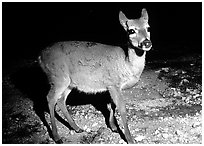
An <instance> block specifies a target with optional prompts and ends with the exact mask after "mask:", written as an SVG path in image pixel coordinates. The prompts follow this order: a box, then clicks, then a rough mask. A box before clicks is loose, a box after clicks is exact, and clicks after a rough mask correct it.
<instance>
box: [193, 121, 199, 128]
mask: <svg viewBox="0 0 204 146" xmlns="http://www.w3.org/2000/svg"><path fill="white" fill-rule="evenodd" d="M199 125H201V123H200V122H195V123H193V125H192V127H193V128H195V127H198V126H199Z"/></svg>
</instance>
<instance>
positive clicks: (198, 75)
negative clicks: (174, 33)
mask: <svg viewBox="0 0 204 146" xmlns="http://www.w3.org/2000/svg"><path fill="white" fill-rule="evenodd" d="M201 60H202V58H201V55H192V56H185V57H180V58H178V59H172V60H168V61H164V60H163V61H159V60H158V61H154V62H149V63H147V65H146V68H145V70H144V72H143V74H142V76H141V79H140V81H139V83H138V84H137V85H136V86H135V87H133V88H132V89H129V90H126V91H124V92H123V96H124V99H125V100H126V102H127V105H126V108H127V113H128V115H127V119H128V125H129V129H130V132H131V134H132V136H133V138H134V140H135V142H136V143H139V144H201V143H202V81H201V80H202V61H201ZM25 62H26V61H25ZM21 64H22V63H21ZM11 70H12V71H10V72H7V74H6V75H4V76H3V82H2V103H3V106H2V107H3V108H2V143H9V144H29V143H35V144H39V143H45V144H50V143H54V141H53V139H52V138H51V135H50V128H49V126H50V117H49V112H48V107H47V102H46V94H47V92H48V90H49V86H48V85H47V84H46V81H45V77H44V76H43V75H41V72H40V71H38V67H36V66H35V67H33V66H32V65H30V66H27V67H24V66H18V65H15V66H13V69H11ZM96 98H97V99H96ZM83 99H84V100H83ZM108 101H109V95H108V93H103V94H100V95H99V94H96V95H85V94H83V93H77V92H76V91H73V93H72V95H70V97H69V98H68V101H67V108H68V110H69V112H70V113H71V115H72V117H73V119H74V120H75V122H76V124H77V125H79V127H81V128H82V129H84V130H85V131H86V132H83V133H75V132H74V131H73V130H70V129H69V128H68V127H67V124H66V122H65V120H63V119H64V117H63V115H62V113H61V111H60V110H59V108H58V107H57V106H56V111H57V113H58V114H59V115H60V116H61V117H62V118H58V119H59V121H60V122H59V121H58V120H57V127H58V131H59V135H60V136H61V137H62V140H63V142H64V143H71V144H89V143H91V144H103V143H104V144H123V143H126V142H125V141H124V140H123V139H122V138H121V136H120V134H118V133H113V132H112V131H111V130H110V129H109V128H108V127H107V125H106V122H105V121H106V120H105V118H104V115H105V113H106V112H105V108H106V103H107V102H108ZM116 118H117V120H118V124H119V126H120V129H121V130H122V131H123V127H121V126H122V123H121V119H120V115H119V113H118V112H117V109H116Z"/></svg>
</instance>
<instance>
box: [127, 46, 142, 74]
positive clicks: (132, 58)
mask: <svg viewBox="0 0 204 146" xmlns="http://www.w3.org/2000/svg"><path fill="white" fill-rule="evenodd" d="M145 55H146V51H142V50H136V49H132V48H128V62H129V67H130V69H131V70H132V72H133V74H134V75H136V76H138V75H139V76H140V75H141V73H142V71H143V69H144V66H145Z"/></svg>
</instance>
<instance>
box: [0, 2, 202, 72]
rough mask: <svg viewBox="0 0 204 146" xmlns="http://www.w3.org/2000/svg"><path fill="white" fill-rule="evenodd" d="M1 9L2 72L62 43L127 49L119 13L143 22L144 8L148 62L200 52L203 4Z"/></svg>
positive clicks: (53, 5) (52, 5) (6, 6)
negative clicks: (150, 45) (144, 11)
mask: <svg viewBox="0 0 204 146" xmlns="http://www.w3.org/2000/svg"><path fill="white" fill-rule="evenodd" d="M2 6H3V8H2V31H3V34H2V39H3V41H2V42H3V43H2V45H3V46H2V57H3V69H4V67H5V66H8V65H10V64H11V63H12V62H15V61H18V60H21V59H30V58H37V56H38V54H39V52H40V51H41V50H42V49H44V48H45V47H46V46H49V45H51V44H53V43H55V42H58V41H69V40H84V41H94V42H100V43H105V44H110V45H121V44H124V43H126V34H125V31H124V30H123V28H122V27H121V26H120V23H119V16H118V15H119V11H120V10H121V11H123V12H124V13H125V15H126V16H127V17H128V18H129V19H130V18H139V17H140V14H141V10H142V8H146V9H147V12H148V15H149V24H150V27H151V28H150V32H151V41H152V43H153V50H151V51H150V52H148V57H149V59H150V60H152V59H157V58H162V57H165V55H166V54H169V57H170V56H171V55H172V54H177V55H178V56H179V55H181V54H191V53H201V51H202V3H201V2H194V3H192V2H187V3H178V2H176V3H175V2H174V3H168V2H164V3H160V2H154V3H153V2H151V3H148V2H145V3H137V2H135V3H130V2H119V3H91V2H86V3H81V2H77V3H71V2H68V3H53V2H52V3H5V2H4V3H3V4H2ZM167 56H168V55H167ZM147 59H148V58H147Z"/></svg>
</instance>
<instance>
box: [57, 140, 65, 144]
mask: <svg viewBox="0 0 204 146" xmlns="http://www.w3.org/2000/svg"><path fill="white" fill-rule="evenodd" d="M55 143H56V144H62V143H63V141H62V140H61V139H59V140H57V141H55Z"/></svg>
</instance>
